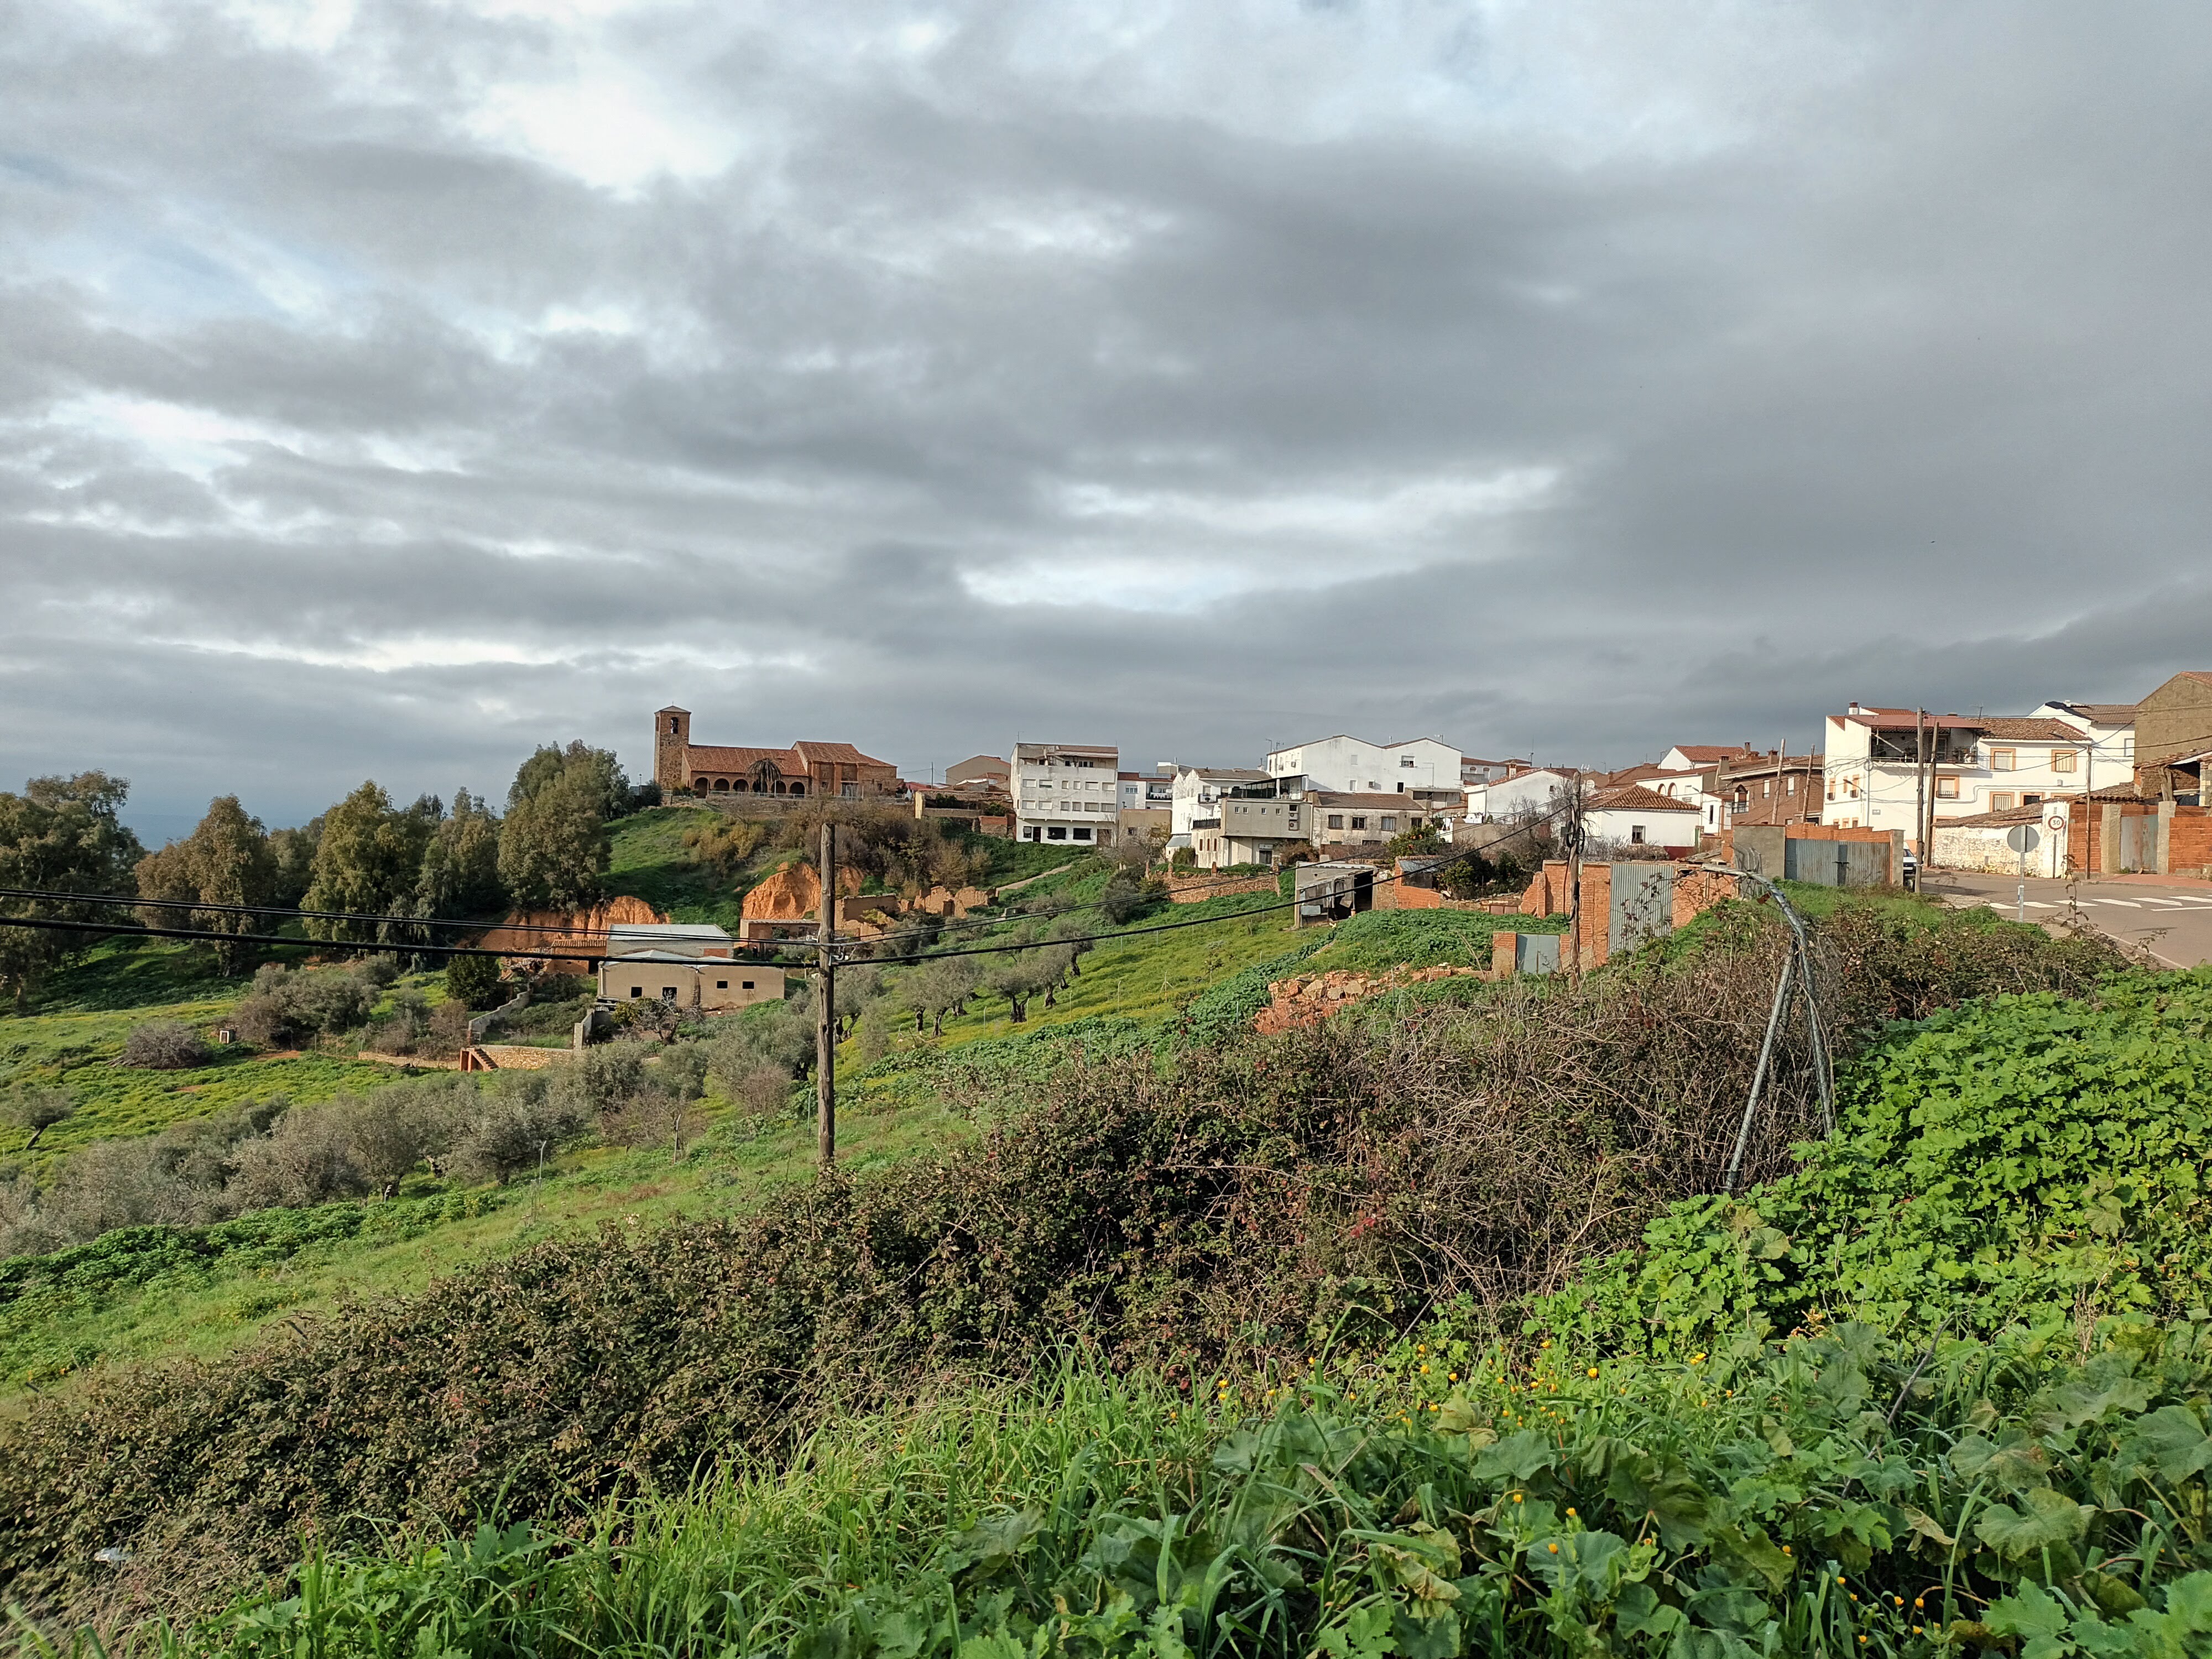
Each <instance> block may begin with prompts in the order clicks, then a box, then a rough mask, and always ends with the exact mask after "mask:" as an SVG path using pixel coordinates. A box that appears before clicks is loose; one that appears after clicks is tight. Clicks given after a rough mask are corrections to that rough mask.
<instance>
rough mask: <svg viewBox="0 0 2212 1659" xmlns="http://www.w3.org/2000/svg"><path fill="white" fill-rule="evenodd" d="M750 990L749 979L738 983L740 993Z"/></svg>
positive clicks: (751, 985)
mask: <svg viewBox="0 0 2212 1659" xmlns="http://www.w3.org/2000/svg"><path fill="white" fill-rule="evenodd" d="M752 988H753V982H752V981H750V980H749V979H741V980H739V981H738V989H739V990H740V991H750V990H751V989H752Z"/></svg>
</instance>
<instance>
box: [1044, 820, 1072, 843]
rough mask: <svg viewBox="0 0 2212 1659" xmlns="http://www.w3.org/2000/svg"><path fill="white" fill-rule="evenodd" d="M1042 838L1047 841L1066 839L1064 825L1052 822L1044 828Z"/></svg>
mask: <svg viewBox="0 0 2212 1659" xmlns="http://www.w3.org/2000/svg"><path fill="white" fill-rule="evenodd" d="M1044 838H1045V839H1046V840H1047V841H1066V839H1067V829H1066V826H1065V825H1063V824H1058V823H1055V824H1053V825H1051V826H1050V827H1048V829H1046V830H1045V832H1044Z"/></svg>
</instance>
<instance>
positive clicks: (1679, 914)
mask: <svg viewBox="0 0 2212 1659" xmlns="http://www.w3.org/2000/svg"><path fill="white" fill-rule="evenodd" d="M1735 896H1736V879H1735V877H1734V876H1732V875H1729V874H1727V873H1725V872H1721V871H1717V870H1681V871H1678V872H1675V876H1674V925H1675V926H1676V927H1688V926H1689V925H1690V923H1691V922H1692V921H1694V920H1695V919H1696V918H1697V917H1699V916H1700V915H1704V914H1705V912H1706V911H1708V910H1710V909H1711V908H1713V906H1715V905H1716V904H1718V903H1719V902H1721V901H1722V900H1723V899H1731V898H1734V897H1735Z"/></svg>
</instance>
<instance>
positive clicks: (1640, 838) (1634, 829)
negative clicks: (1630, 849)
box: [1628, 823, 1644, 847]
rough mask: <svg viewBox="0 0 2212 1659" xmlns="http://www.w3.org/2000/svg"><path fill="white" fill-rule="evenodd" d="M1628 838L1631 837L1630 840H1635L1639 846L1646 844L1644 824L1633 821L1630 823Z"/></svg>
mask: <svg viewBox="0 0 2212 1659" xmlns="http://www.w3.org/2000/svg"><path fill="white" fill-rule="evenodd" d="M1628 839H1629V840H1630V841H1632V842H1634V843H1635V844H1636V845H1637V846H1638V847H1641V846H1643V845H1644V826H1643V825H1642V824H1640V823H1632V824H1630V825H1629V826H1628Z"/></svg>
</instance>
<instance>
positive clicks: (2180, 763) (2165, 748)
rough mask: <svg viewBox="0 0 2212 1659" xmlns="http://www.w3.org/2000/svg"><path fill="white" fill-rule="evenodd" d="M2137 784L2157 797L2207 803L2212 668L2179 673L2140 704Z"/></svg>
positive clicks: (2211, 739)
mask: <svg viewBox="0 0 2212 1659" xmlns="http://www.w3.org/2000/svg"><path fill="white" fill-rule="evenodd" d="M2135 738H2136V788H2137V789H2139V790H2140V791H2142V793H2144V794H2146V795H2149V796H2152V797H2154V798H2155V799H2168V800H2179V801H2184V802H2186V803H2187V804H2189V805H2192V806H2194V805H2201V804H2203V799H2204V796H2203V775H2204V763H2205V762H2206V761H2207V760H2208V759H2212V673H2208V672H2205V671H2201V670H2195V669H2192V670H2191V671H2188V672H2186V673H2181V674H2176V675H2175V676H2174V677H2173V678H2172V679H2170V680H2168V681H2167V682H2166V684H2164V685H2161V686H2160V687H2159V688H2158V690H2155V691H2154V692H2152V693H2151V694H2150V696H2147V697H2145V698H2144V699H2143V700H2142V702H2139V703H2137V704H2136V726H2135Z"/></svg>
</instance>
